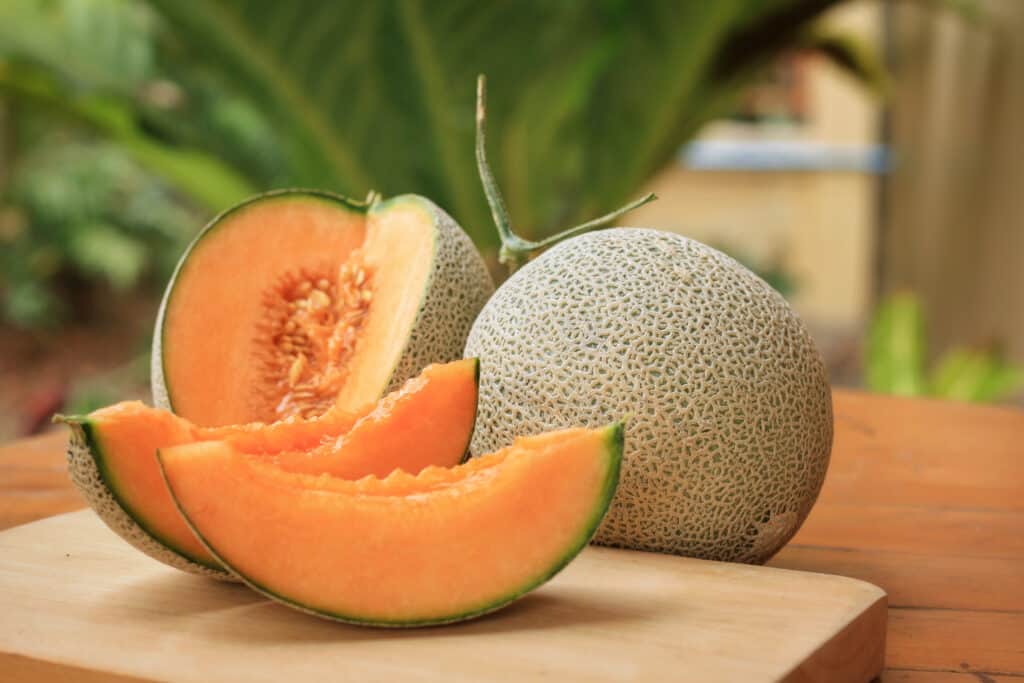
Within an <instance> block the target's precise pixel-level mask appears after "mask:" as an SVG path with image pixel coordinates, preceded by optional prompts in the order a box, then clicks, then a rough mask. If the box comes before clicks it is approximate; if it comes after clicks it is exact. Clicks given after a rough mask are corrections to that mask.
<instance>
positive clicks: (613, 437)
mask: <svg viewBox="0 0 1024 683" xmlns="http://www.w3.org/2000/svg"><path fill="white" fill-rule="evenodd" d="M605 431H606V432H607V434H606V435H605V454H606V456H607V458H608V468H607V471H606V473H605V479H604V482H602V485H601V490H600V493H599V496H598V501H597V505H596V506H595V508H594V513H593V514H592V515H591V517H590V519H589V520H588V522H587V525H586V526H585V527H584V530H583V532H582V533H581V534H580V535H579V536H578V537H577V540H576V542H575V543H573V544H572V545H570V546H569V548H568V550H567V551H566V553H565V554H564V555H563V556H562V557H561V558H560V559H559V560H557V561H556V562H555V563H554V564H553V565H552V566H551V567H550V568H549V569H546V570H545V571H544V572H542V573H541V574H540V576H539V577H538V578H536V579H531V580H530V581H528V582H527V584H526V585H525V586H523V587H521V588H518V589H516V590H514V591H512V592H511V593H509V594H508V595H506V596H504V597H501V598H498V599H497V600H495V601H493V602H491V603H488V604H487V605H485V606H483V607H480V608H475V609H472V610H469V611H467V612H461V613H459V614H455V615H451V616H448V617H440V618H437V619H422V620H418V621H376V620H373V619H362V618H359V617H354V616H351V615H346V614H337V613H334V612H328V611H325V610H320V609H316V608H312V607H309V606H307V605H303V604H301V603H298V602H295V601H294V600H291V599H290V598H287V597H285V596H282V595H280V594H278V593H275V592H274V591H271V590H269V589H267V588H265V587H264V586H262V585H260V584H258V583H256V582H254V581H252V580H251V579H249V578H248V577H246V576H245V575H243V574H241V573H240V572H238V570H236V569H235V568H234V567H233V566H232V565H231V563H229V562H227V561H226V560H225V559H224V558H223V557H221V556H220V554H219V553H218V552H217V551H216V550H215V549H214V548H213V547H212V546H211V545H210V544H209V543H208V542H207V541H206V538H205V537H204V536H203V535H202V533H200V532H199V530H198V529H197V528H196V527H195V525H194V524H193V523H192V520H191V519H190V518H189V516H188V514H187V513H186V512H185V510H184V508H182V507H181V504H180V503H179V502H178V497H177V496H176V495H175V494H174V489H173V487H172V486H171V483H170V481H168V479H167V472H166V470H165V469H164V463H163V457H162V454H161V453H160V451H159V450H157V461H158V462H159V463H160V474H161V476H162V477H163V479H164V484H166V486H167V490H168V491H170V493H171V498H172V499H173V500H174V504H175V506H176V507H177V508H178V511H179V512H180V513H181V516H182V517H183V518H184V519H185V523H186V524H188V526H189V528H190V529H192V533H194V534H195V535H196V538H198V539H199V542H200V543H202V544H203V546H204V547H205V548H206V549H207V550H208V551H210V554H211V555H213V556H214V557H216V558H217V560H218V561H219V562H220V563H221V564H223V565H224V567H225V568H227V570H228V571H229V572H231V574H233V575H234V576H236V577H237V578H238V579H239V580H241V581H242V582H243V583H245V585H247V586H249V588H252V589H253V590H254V591H256V592H257V593H260V594H261V595H264V596H266V597H268V598H270V599H271V600H274V601H275V602H279V603H281V604H283V605H286V606H288V607H292V608H294V609H297V610H299V611H301V612H305V613H307V614H312V615H314V616H318V617H323V618H325V619H330V620H332V621H339V622H343V623H346V624H353V625H355V626H374V627H379V628H419V627H426V626H442V625H444V624H454V623H456V622H460V621H466V620H468V619H473V618H476V617H481V616H483V615H485V614H489V613H490V612H494V611H497V610H499V609H501V608H502V607H506V606H508V605H509V604H511V603H512V602H515V601H516V600H518V599H519V598H521V597H523V596H524V595H526V594H527V593H529V592H530V591H532V590H534V589H535V588H538V587H540V586H541V585H543V584H544V583H546V582H548V581H550V580H551V579H552V578H554V576H555V575H556V574H558V572H560V571H562V570H563V569H565V567H566V566H568V564H569V563H570V562H572V561H573V559H575V558H576V556H577V555H579V554H580V553H581V552H582V551H583V549H584V548H585V547H586V546H587V544H588V543H589V542H590V539H591V538H593V536H594V534H595V533H597V528H598V526H600V524H601V520H602V519H604V516H605V513H607V512H608V507H609V506H610V505H611V502H612V498H613V497H614V496H615V489H616V487H617V486H618V483H619V472H620V470H621V466H622V454H623V450H624V445H625V427H624V425H623V424H622V423H621V422H615V423H613V424H611V425H609V426H607V427H605Z"/></svg>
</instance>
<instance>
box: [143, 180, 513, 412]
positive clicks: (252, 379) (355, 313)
mask: <svg viewBox="0 0 1024 683" xmlns="http://www.w3.org/2000/svg"><path fill="white" fill-rule="evenodd" d="M493 291H494V287H493V284H492V283H491V279H490V275H489V273H488V270H487V267H486V265H485V264H484V262H483V260H482V258H481V257H480V254H479V253H478V252H477V250H476V249H475V248H474V247H473V244H472V242H471V241H470V239H469V237H468V236H467V235H466V234H465V233H464V232H463V231H462V229H461V228H459V226H458V225H457V224H456V223H455V222H454V221H453V220H452V219H451V218H450V217H449V216H448V215H447V214H446V213H445V212H444V211H442V210H441V209H440V208H438V207H437V206H436V205H435V204H433V203H432V202H430V201H429V200H427V199H425V198H423V197H419V196H415V195H403V196H401V197H396V198H394V199H390V200H387V201H370V202H368V203H361V202H354V201H351V200H348V199H345V198H344V197H339V196H336V195H332V194H329V193H324V192H315V191H307V190H284V191H278V192H272V193H268V194H265V195H261V196H259V197H255V198H253V199H250V200H248V201H246V202H243V203H242V204H240V205H239V206H236V207H234V208H232V209H230V210H228V211H226V212H225V213H223V214H221V215H220V216H218V217H217V218H215V219H214V220H213V221H212V222H211V223H210V225H208V226H207V227H206V228H205V229H204V230H203V231H202V232H201V233H200V235H199V236H198V237H197V238H196V239H195V241H194V242H193V243H192V245H191V246H190V247H189V249H188V251H186V253H185V255H184V256H183V257H182V259H181V262H180V263H179V265H178V268H177V270H176V271H175V274H174V276H173V278H172V279H171V282H170V284H169V285H168V286H167V289H166V292H165V294H164V300H163V303H162V305H161V307H160V313H159V315H158V317H157V323H156V331H155V335H154V344H153V356H152V358H153V362H152V384H153V400H154V403H155V404H156V405H157V406H158V407H161V408H167V409H169V410H173V411H174V412H175V413H176V414H178V415H180V416H182V417H184V418H186V419H188V420H190V421H192V422H194V423H195V424H197V425H203V426H217V425H228V424H242V423H246V422H254V421H259V422H272V421H275V420H279V419H282V418H286V417H289V416H301V417H306V418H308V417H313V416H316V415H320V414H322V413H324V412H325V411H326V410H327V409H328V408H329V407H331V406H333V405H339V406H340V407H341V409H343V410H348V411H351V410H354V409H356V408H358V407H360V406H362V405H364V404H366V403H368V402H372V401H375V400H377V399H378V398H380V397H381V396H382V395H383V394H384V393H386V392H387V391H391V390H393V389H395V388H397V387H398V386H399V385H400V384H401V383H402V382H404V381H405V380H406V379H408V378H410V377H412V376H413V375H415V374H416V373H417V372H419V370H420V369H421V368H423V367H424V366H426V365H427V364H429V363H436V362H445V361H450V360H455V359H457V358H459V357H461V355H462V346H463V344H464V343H465V340H466V335H467V334H468V333H469V328H470V325H471V324H472V322H473V319H474V318H475V317H476V314H477V313H478V312H479V311H480V309H481V308H482V307H483V304H484V302H485V301H486V300H487V297H489V296H490V294H491V293H492V292H493Z"/></svg>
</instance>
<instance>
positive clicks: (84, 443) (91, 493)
mask: <svg viewBox="0 0 1024 683" xmlns="http://www.w3.org/2000/svg"><path fill="white" fill-rule="evenodd" d="M68 426H69V427H70V428H71V439H70V441H69V442H68V453H67V461H68V474H69V475H70V477H71V481H72V482H73V483H74V484H75V486H77V487H78V490H79V491H81V493H82V496H84V497H85V500H86V502H87V503H89V506H90V507H91V508H92V509H93V511H94V512H95V513H96V514H97V515H98V516H99V518H100V519H102V520H103V522H104V523H105V524H106V525H107V526H108V527H110V529H111V530H112V531H113V532H114V533H115V534H117V535H118V536H120V537H121V538H123V539H124V540H126V541H128V543H130V544H131V545H132V546H134V547H135V548H137V549H138V550H141V551H142V552H143V553H145V554H146V555H149V556H150V557H151V558H153V559H154V560H157V561H159V562H162V563H164V564H166V565H169V566H171V567H174V568H175V569H180V570H182V571H185V572H189V573H190V574H199V575H201V576H206V577H209V578H213V579H220V580H222V581H237V579H236V578H235V577H233V576H232V575H230V574H228V573H227V572H225V571H220V570H217V569H212V568H210V567H205V566H203V565H201V564H198V563H197V562H193V561H192V560H190V559H188V558H186V557H183V556H182V555H179V554H178V553H176V552H174V551H173V550H171V549H170V548H168V547H167V546H165V545H164V544H163V543H161V542H160V541H158V540H156V539H155V538H153V537H152V536H151V535H150V534H149V533H148V532H147V531H146V530H145V529H143V528H142V527H141V526H139V524H138V523H137V522H136V521H135V520H134V519H133V518H132V516H131V515H129V514H128V513H127V512H126V511H125V509H124V508H123V507H121V504H120V503H119V502H118V500H117V498H116V497H115V496H114V494H113V493H112V492H111V491H110V489H109V488H108V487H107V484H106V482H105V481H104V480H103V476H102V474H101V473H100V470H99V467H97V465H96V459H95V458H94V457H93V455H92V452H91V451H90V448H89V441H88V438H87V437H86V434H85V429H84V428H83V426H82V425H81V424H76V423H74V422H71V423H69V424H68ZM154 455H155V454H154Z"/></svg>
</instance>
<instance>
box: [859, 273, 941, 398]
mask: <svg viewBox="0 0 1024 683" xmlns="http://www.w3.org/2000/svg"><path fill="white" fill-rule="evenodd" d="M926 354H927V348H926V342H925V323H924V312H923V311H922V310H921V304H920V302H919V301H918V299H917V297H915V296H914V295H913V294H910V293H908V292H899V293H896V294H893V295H891V296H890V297H888V298H887V299H885V300H884V301H883V302H882V303H881V305H880V306H879V307H878V310H877V312H876V313H875V316H874V319H873V320H872V321H871V324H870V327H869V329H868V337H867V344H866V349H865V371H866V377H865V379H866V382H867V386H868V388H869V389H871V390H872V391H877V392H881V393H887V394H899V395H903V396H920V395H923V394H925V393H926V390H927V382H926V381H925V371H924V367H925V357H926Z"/></svg>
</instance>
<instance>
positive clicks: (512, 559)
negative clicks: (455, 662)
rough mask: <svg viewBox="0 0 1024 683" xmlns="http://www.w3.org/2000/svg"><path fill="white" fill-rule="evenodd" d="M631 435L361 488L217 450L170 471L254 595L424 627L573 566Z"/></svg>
mask: <svg viewBox="0 0 1024 683" xmlns="http://www.w3.org/2000/svg"><path fill="white" fill-rule="evenodd" d="M622 433H623V432H622V426H621V425H620V424H615V425H611V426H609V427H605V428H603V429H593V430H588V429H581V428H577V429H569V430H564V431H560V432H552V433H548V434H543V435H539V436H533V437H527V438H523V439H520V440H518V441H517V442H516V443H515V444H513V445H512V446H510V447H508V448H506V449H504V450H502V451H499V452H497V453H494V454H491V455H488V456H483V457H481V458H477V459H475V460H473V461H471V462H468V463H466V464H463V465H461V466H459V467H456V468H451V469H442V468H437V467H429V468H427V469H424V470H423V471H422V472H420V473H419V475H416V476H413V475H411V474H407V473H405V472H402V471H396V472H394V473H392V474H391V475H390V476H388V477H386V478H384V479H378V478H375V477H366V478H364V479H360V480H358V481H352V480H345V479H339V478H335V477H330V476H327V475H321V476H313V475H308V474H295V473H290V472H283V471H282V470H281V469H279V468H277V467H274V466H273V465H272V464H270V463H268V462H267V461H265V460H261V459H259V458H254V457H252V456H249V455H246V454H244V453H241V452H240V451H238V450H237V449H236V448H233V447H232V446H231V445H229V444H227V443H225V442H216V441H210V442H203V443H195V444H189V445H185V446H178V447H174V448H168V449H161V450H160V454H159V459H160V462H161V464H162V466H163V472H164V476H165V478H166V481H167V485H168V487H169V488H170V490H171V493H172V495H173V496H174V499H175V501H176V502H177V504H178V506H179V508H180V510H181V512H182V514H183V515H184V516H185V518H186V519H187V520H188V523H189V524H190V525H191V527H192V528H193V529H194V530H195V532H196V534H197V536H198V537H199V538H200V540H201V541H202V542H203V544H204V545H206V546H207V548H208V549H209V550H210V551H211V552H212V553H213V554H214V555H215V556H216V557H217V558H218V559H219V560H220V561H221V562H222V563H223V564H224V566H226V567H228V568H229V569H230V570H231V571H232V572H235V573H236V574H237V575H238V576H239V577H241V578H242V580H243V581H245V582H246V583H247V584H249V585H250V586H251V587H252V588H254V589H256V590H257V591H259V592H261V593H263V594H265V595H267V596H268V597H271V598H273V599H275V600H278V601H281V602H283V603H285V604H288V605H290V606H292V607H296V608H298V609H301V610H304V611H306V612H310V613H313V614H317V615H320V616H324V617H329V618H331V619H337V620H340V621H346V622H352V623H360V624H370V625H377V626H423V625H429V624H439V623H448V622H453V621H460V620H463V619H469V618H471V617H475V616H478V615H480V614H484V613H487V612H490V611H493V610H495V609H498V608H499V607H502V606H504V605H506V604H508V603H509V602H511V601H513V600H515V599H516V598H518V597H519V596H521V595H523V594H524V593H526V592H527V591H529V590H531V589H532V588H535V587H536V586H539V585H540V584H542V583H543V582H545V581H547V580H548V579H549V578H551V577H552V576H554V574H555V573H557V572H558V571H559V570H560V569H562V567H564V566H565V565H566V564H568V562H569V561H570V560H572V558H573V557H575V556H576V554H577V553H579V551H580V550H581V549H582V548H583V547H584V546H585V545H586V543H587V542H588V541H589V540H590V537H591V536H592V535H593V533H594V531H595V530H596V529H597V526H598V524H599V523H600V521H601V518H602V517H603V516H604V513H605V510H606V509H607V507H608V504H609V502H610V501H611V498H612V495H613V493H614V491H615V486H616V483H617V482H618V474H619V463H620V461H621V457H622Z"/></svg>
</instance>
